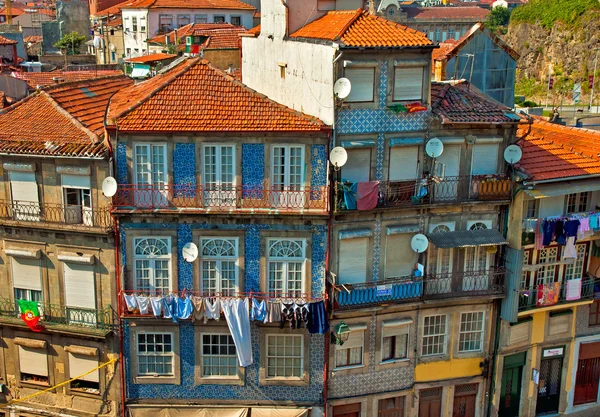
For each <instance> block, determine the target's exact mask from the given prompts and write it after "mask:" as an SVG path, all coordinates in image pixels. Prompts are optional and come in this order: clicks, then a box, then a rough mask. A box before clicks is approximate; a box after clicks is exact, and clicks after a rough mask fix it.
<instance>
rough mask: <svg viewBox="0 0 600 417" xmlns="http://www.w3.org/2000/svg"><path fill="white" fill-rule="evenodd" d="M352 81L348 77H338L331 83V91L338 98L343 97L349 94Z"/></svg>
mask: <svg viewBox="0 0 600 417" xmlns="http://www.w3.org/2000/svg"><path fill="white" fill-rule="evenodd" d="M350 91H352V83H351V82H350V80H349V79H348V78H340V79H339V80H337V81H336V82H335V84H334V85H333V92H334V93H335V95H336V96H337V97H338V98H341V99H344V98H346V97H348V96H349V95H350Z"/></svg>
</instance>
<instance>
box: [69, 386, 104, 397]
mask: <svg viewBox="0 0 600 417" xmlns="http://www.w3.org/2000/svg"><path fill="white" fill-rule="evenodd" d="M70 391H71V394H73V395H77V396H79V397H86V398H98V397H99V396H100V390H96V392H92V391H84V390H82V389H79V388H71V389H70Z"/></svg>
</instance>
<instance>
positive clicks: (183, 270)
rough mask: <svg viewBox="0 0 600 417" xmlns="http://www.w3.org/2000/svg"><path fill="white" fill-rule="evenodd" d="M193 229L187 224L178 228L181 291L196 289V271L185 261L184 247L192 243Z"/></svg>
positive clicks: (178, 285)
mask: <svg viewBox="0 0 600 417" xmlns="http://www.w3.org/2000/svg"><path fill="white" fill-rule="evenodd" d="M192 240H193V239H192V228H191V227H190V225H189V224H187V223H180V224H179V226H178V227H177V271H178V273H179V278H178V280H177V288H178V290H179V291H183V290H185V289H188V290H190V289H193V288H194V269H193V264H191V263H189V262H186V261H185V259H183V254H182V250H183V247H184V246H185V245H186V244H187V243H190V242H192ZM196 244H198V242H196Z"/></svg>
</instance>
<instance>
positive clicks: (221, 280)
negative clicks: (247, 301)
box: [200, 238, 239, 295]
mask: <svg viewBox="0 0 600 417" xmlns="http://www.w3.org/2000/svg"><path fill="white" fill-rule="evenodd" d="M200 248H201V264H200V265H201V266H200V268H201V272H200V273H201V276H202V292H204V293H209V294H217V293H219V294H222V295H234V293H236V292H238V291H239V285H238V256H239V255H238V239H237V238H202V239H200Z"/></svg>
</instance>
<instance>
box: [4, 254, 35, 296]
mask: <svg viewBox="0 0 600 417" xmlns="http://www.w3.org/2000/svg"><path fill="white" fill-rule="evenodd" d="M10 263H11V270H12V280H13V288H14V291H15V299H17V300H29V301H38V302H42V268H41V266H40V260H39V259H32V258H25V257H20V256H19V257H17V256H13V257H12V258H11V261H10Z"/></svg>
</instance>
